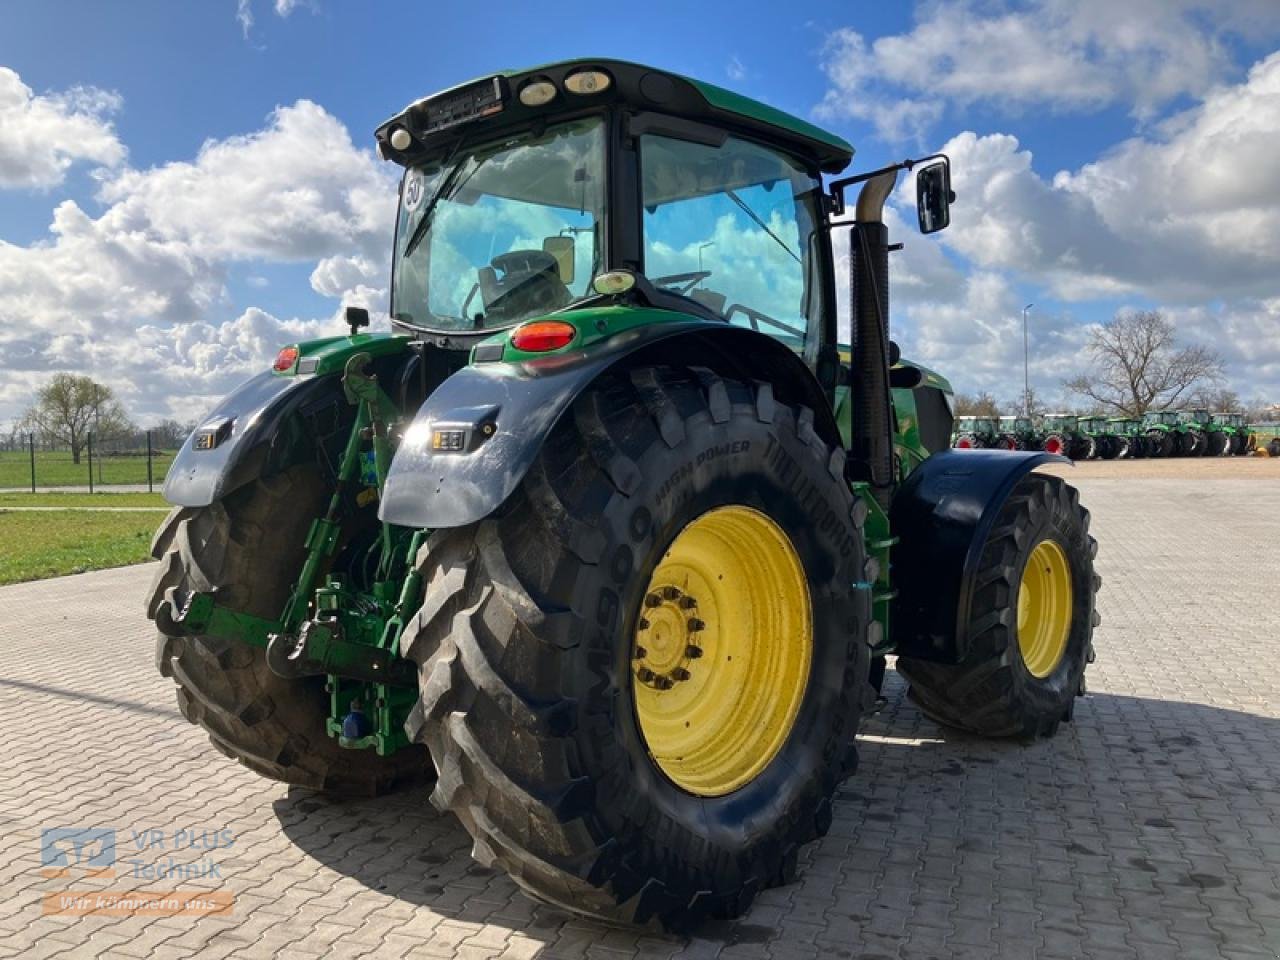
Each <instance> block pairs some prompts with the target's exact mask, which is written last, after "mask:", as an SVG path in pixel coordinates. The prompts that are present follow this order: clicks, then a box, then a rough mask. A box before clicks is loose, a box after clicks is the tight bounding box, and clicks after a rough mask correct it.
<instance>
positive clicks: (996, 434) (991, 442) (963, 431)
mask: <svg viewBox="0 0 1280 960" xmlns="http://www.w3.org/2000/svg"><path fill="white" fill-rule="evenodd" d="M999 440H1000V431H999V429H998V428H997V427H996V418H995V417H958V418H957V419H956V425H955V429H954V431H953V434H952V443H951V445H952V446H953V447H955V448H956V449H957V450H991V449H994V448H996V447H998V446H999Z"/></svg>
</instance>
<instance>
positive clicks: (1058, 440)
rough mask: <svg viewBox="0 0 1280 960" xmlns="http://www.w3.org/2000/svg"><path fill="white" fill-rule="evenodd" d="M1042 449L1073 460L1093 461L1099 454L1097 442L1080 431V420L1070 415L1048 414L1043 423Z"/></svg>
mask: <svg viewBox="0 0 1280 960" xmlns="http://www.w3.org/2000/svg"><path fill="white" fill-rule="evenodd" d="M1040 428H1041V432H1042V434H1043V439H1042V440H1041V441H1040V444H1041V446H1040V449H1042V450H1043V451H1045V452H1046V453H1052V454H1059V455H1062V456H1067V457H1070V458H1071V459H1072V460H1091V459H1093V457H1094V456H1096V455H1097V452H1098V443H1097V441H1096V440H1095V439H1094V438H1093V437H1092V436H1091V435H1089V434H1087V433H1085V432H1084V431H1082V430H1081V429H1080V418H1079V417H1077V416H1075V415H1074V414H1070V413H1050V414H1047V415H1046V416H1045V418H1044V420H1043V421H1042V423H1041V427H1040Z"/></svg>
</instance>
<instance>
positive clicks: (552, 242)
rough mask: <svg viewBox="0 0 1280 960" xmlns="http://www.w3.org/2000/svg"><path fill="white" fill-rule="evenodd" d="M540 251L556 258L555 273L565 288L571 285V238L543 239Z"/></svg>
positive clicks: (572, 252) (572, 265)
mask: <svg viewBox="0 0 1280 960" xmlns="http://www.w3.org/2000/svg"><path fill="white" fill-rule="evenodd" d="M542 250H543V252H544V253H549V254H551V255H552V256H553V257H555V258H556V272H557V273H558V274H560V282H561V283H563V284H564V285H565V286H566V287H567V286H569V285H570V284H572V283H573V273H574V262H573V254H574V250H573V237H544V238H543V240H542Z"/></svg>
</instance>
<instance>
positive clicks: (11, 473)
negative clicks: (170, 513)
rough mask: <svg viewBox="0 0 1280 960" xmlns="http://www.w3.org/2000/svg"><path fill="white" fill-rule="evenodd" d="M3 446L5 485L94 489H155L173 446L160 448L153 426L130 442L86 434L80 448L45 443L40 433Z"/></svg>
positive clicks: (0, 472) (0, 468)
mask: <svg viewBox="0 0 1280 960" xmlns="http://www.w3.org/2000/svg"><path fill="white" fill-rule="evenodd" d="M15 439H19V440H20V441H21V440H25V442H19V443H10V444H8V445H7V446H8V449H4V450H0V490H19V489H25V490H30V491H31V492H32V493H35V492H36V491H37V490H39V489H41V488H44V487H78V488H85V489H87V490H89V491H90V492H91V493H92V492H93V491H95V490H98V489H100V488H105V487H120V486H131V487H139V488H141V487H145V488H146V489H147V490H148V491H154V490H155V489H156V488H157V487H158V486H160V485H161V484H162V483H163V482H164V476H165V473H166V472H167V471H168V469H169V464H170V463H172V462H173V457H174V453H175V451H174V450H173V449H171V448H170V449H160V448H159V447H157V446H156V444H155V442H154V437H153V436H152V433H151V431H146V432H145V433H143V434H139V435H138V436H137V437H131V438H129V440H127V441H120V440H104V441H102V442H98V440H97V439H96V438H95V437H94V436H93V434H88V435H87V436H86V437H85V440H84V443H83V444H82V445H81V446H80V449H79V450H72V449H71V448H70V447H65V446H57V445H50V444H46V443H42V442H41V441H40V440H39V438H38V437H36V436H35V434H27V435H26V436H25V437H22V438H15Z"/></svg>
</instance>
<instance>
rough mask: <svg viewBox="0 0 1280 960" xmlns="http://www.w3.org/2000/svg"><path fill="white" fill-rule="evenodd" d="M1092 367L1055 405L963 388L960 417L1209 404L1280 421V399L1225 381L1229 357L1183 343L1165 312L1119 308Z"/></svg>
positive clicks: (1130, 413) (1091, 354)
mask: <svg viewBox="0 0 1280 960" xmlns="http://www.w3.org/2000/svg"><path fill="white" fill-rule="evenodd" d="M1085 356H1086V358H1087V359H1088V360H1089V361H1090V362H1089V366H1088V372H1085V373H1079V374H1076V375H1075V376H1073V377H1070V378H1068V379H1066V380H1063V381H1062V387H1063V391H1064V393H1065V394H1066V395H1067V396H1068V397H1072V398H1075V400H1074V402H1072V401H1071V400H1067V401H1066V402H1065V403H1064V404H1061V405H1059V406H1058V407H1056V408H1054V409H1050V408H1049V406H1048V405H1047V404H1046V403H1045V401H1044V399H1043V398H1042V397H1040V396H1038V395H1037V394H1036V392H1035V391H1034V390H1031V391H1029V395H1028V396H1026V397H1024V396H1022V394H1021V391H1019V394H1018V396H1016V397H1012V398H1006V399H1004V400H997V399H996V398H995V397H994V396H992V394H990V393H989V392H986V391H982V392H979V393H976V394H968V393H958V394H956V397H955V409H956V414H957V415H958V416H973V417H998V416H1000V415H1001V414H1004V415H1010V414H1015V415H1021V414H1025V413H1026V412H1028V408H1029V413H1030V415H1031V416H1033V417H1034V416H1040V415H1042V414H1045V413H1076V414H1080V415H1082V416H1083V415H1092V416H1111V417H1131V418H1141V417H1142V415H1143V414H1145V413H1147V412H1148V411H1150V410H1156V411H1159V410H1194V409H1206V410H1209V411H1210V412H1213V413H1240V414H1243V415H1244V417H1245V419H1246V420H1247V421H1249V422H1251V423H1256V422H1262V421H1267V420H1275V419H1277V418H1280V403H1276V402H1275V400H1274V398H1266V397H1262V396H1258V397H1255V398H1254V399H1253V400H1252V401H1250V402H1247V403H1246V402H1244V401H1242V400H1241V398H1240V395H1239V394H1238V393H1237V392H1236V391H1235V390H1232V389H1230V388H1229V387H1227V386H1226V385H1225V383H1224V381H1225V379H1226V376H1225V366H1224V363H1223V360H1222V356H1221V355H1220V354H1219V353H1218V352H1217V351H1216V350H1213V349H1212V348H1210V347H1206V346H1202V345H1195V346H1186V345H1180V344H1179V343H1178V340H1177V330H1176V329H1175V327H1174V324H1173V323H1172V321H1170V320H1169V319H1168V318H1167V317H1165V316H1164V314H1162V313H1161V312H1160V311H1159V310H1137V311H1133V312H1128V313H1119V314H1117V315H1116V316H1115V317H1113V318H1112V319H1111V320H1109V321H1107V322H1106V323H1104V324H1102V325H1101V326H1100V327H1097V328H1095V329H1094V330H1093V331H1091V333H1090V335H1089V341H1088V343H1087V344H1086V346H1085Z"/></svg>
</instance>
